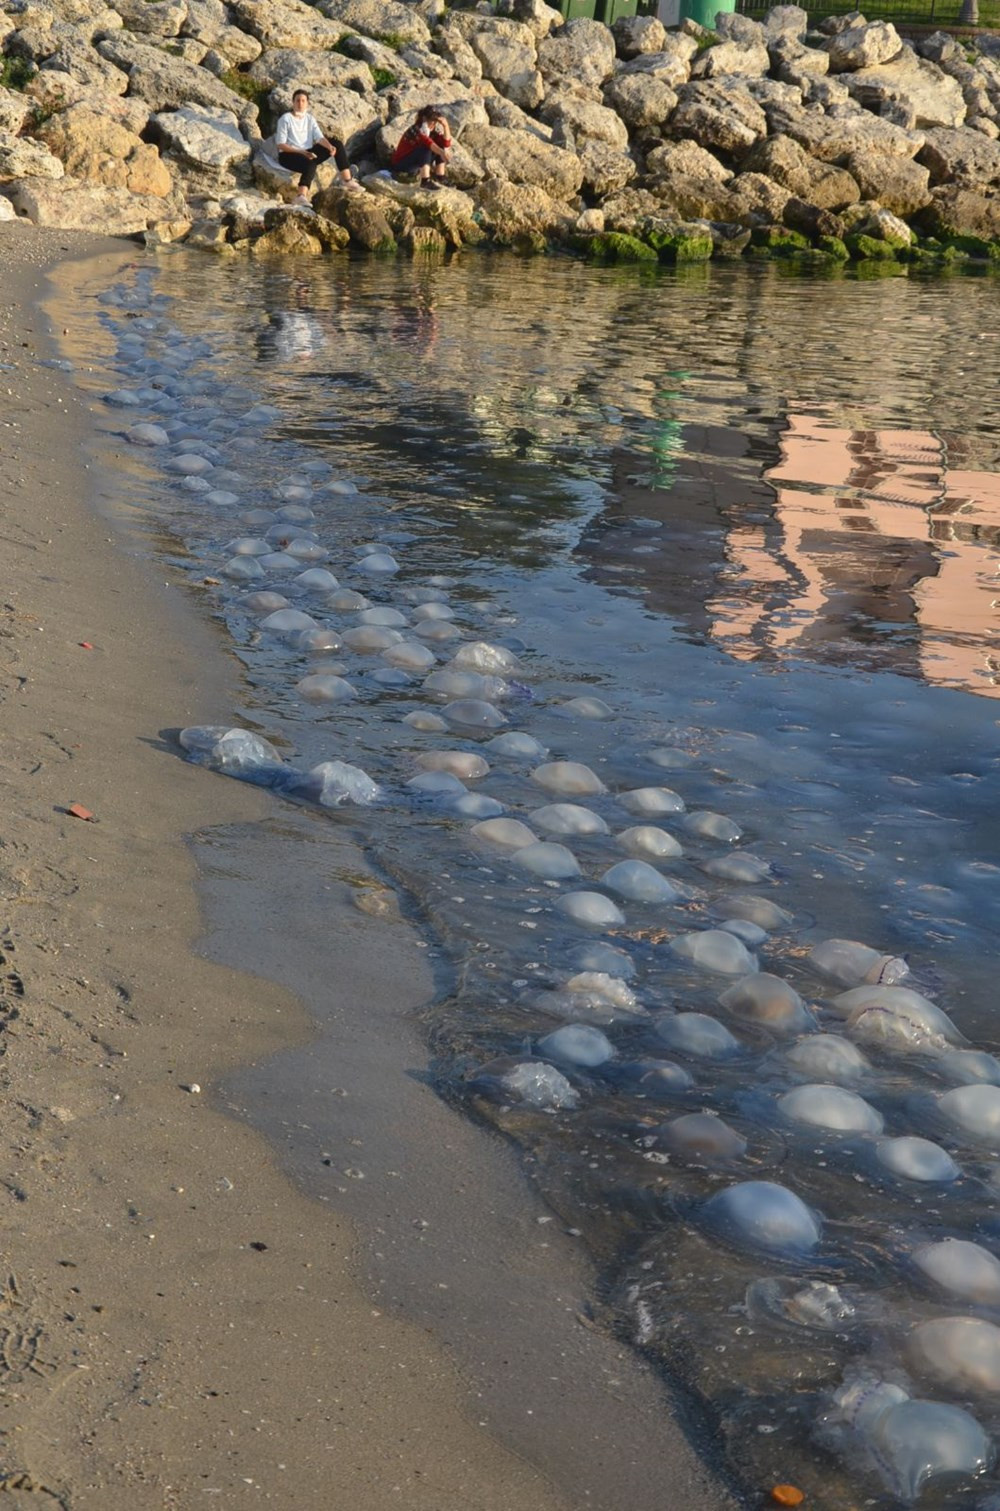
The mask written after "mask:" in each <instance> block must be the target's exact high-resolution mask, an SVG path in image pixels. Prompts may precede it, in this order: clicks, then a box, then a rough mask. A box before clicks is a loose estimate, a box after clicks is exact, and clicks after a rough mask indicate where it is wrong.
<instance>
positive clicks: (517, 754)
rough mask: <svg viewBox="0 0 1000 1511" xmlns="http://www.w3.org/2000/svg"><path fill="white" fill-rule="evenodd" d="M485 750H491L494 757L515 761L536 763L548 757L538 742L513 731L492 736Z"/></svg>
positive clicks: (529, 736) (518, 731) (517, 731)
mask: <svg viewBox="0 0 1000 1511" xmlns="http://www.w3.org/2000/svg"><path fill="white" fill-rule="evenodd" d="M486 749H487V750H492V751H493V752H494V754H496V755H500V756H510V757H512V758H513V759H514V760H516V761H537V760H540V759H541V758H542V756H546V755H548V751H547V750H546V748H545V746H544V745H542V744H541V743H540V742H539V741H538V740H536V739H534V738H533V737H532V736H531V735H526V734H523V733H522V732H521V731H520V730H514V729H511V730H508V731H507V732H506V733H505V734H502V735H494V736H493V738H492V740H487V741H486Z"/></svg>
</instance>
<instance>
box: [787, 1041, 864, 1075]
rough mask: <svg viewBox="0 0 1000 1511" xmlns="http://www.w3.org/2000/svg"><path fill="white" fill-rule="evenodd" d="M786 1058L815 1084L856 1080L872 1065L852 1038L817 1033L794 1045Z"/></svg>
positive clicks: (795, 1068)
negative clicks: (816, 1082) (817, 1082)
mask: <svg viewBox="0 0 1000 1511" xmlns="http://www.w3.org/2000/svg"><path fill="white" fill-rule="evenodd" d="M785 1059H786V1061H787V1062H788V1064H789V1065H791V1066H792V1068H793V1069H794V1070H796V1071H797V1072H798V1073H799V1075H803V1076H808V1077H809V1079H810V1080H812V1081H848V1082H850V1081H856V1080H858V1078H859V1077H860V1076H862V1075H864V1073H865V1071H866V1070H871V1064H870V1063H869V1061H868V1060H867V1059H866V1058H865V1056H864V1055H863V1054H862V1053H861V1051H860V1049H858V1048H857V1046H856V1045H854V1044H852V1043H851V1041H850V1039H842V1038H841V1037H840V1035H839V1034H816V1035H815V1036H813V1037H810V1038H808V1039H802V1040H800V1042H799V1043H798V1044H793V1045H792V1047H791V1049H789V1050H787V1051H786V1053H785Z"/></svg>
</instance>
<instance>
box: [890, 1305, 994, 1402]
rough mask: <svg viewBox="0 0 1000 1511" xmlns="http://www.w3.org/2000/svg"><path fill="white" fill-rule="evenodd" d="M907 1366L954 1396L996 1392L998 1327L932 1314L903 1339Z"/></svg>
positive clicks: (968, 1319)
mask: <svg viewBox="0 0 1000 1511" xmlns="http://www.w3.org/2000/svg"><path fill="white" fill-rule="evenodd" d="M906 1357H907V1361H908V1362H909V1365H910V1368H911V1369H912V1370H913V1371H914V1373H915V1374H917V1375H919V1376H920V1377H921V1378H922V1379H925V1380H929V1381H931V1382H932V1383H933V1384H935V1385H938V1386H944V1387H945V1388H946V1389H947V1390H950V1391H954V1392H955V1394H957V1395H997V1394H998V1393H1000V1327H994V1325H993V1323H992V1322H984V1321H983V1320H982V1319H981V1318H979V1317H932V1318H931V1319H930V1320H929V1321H927V1322H918V1323H917V1325H916V1327H915V1328H913V1330H912V1331H911V1333H910V1335H909V1337H908V1338H907V1340H906Z"/></svg>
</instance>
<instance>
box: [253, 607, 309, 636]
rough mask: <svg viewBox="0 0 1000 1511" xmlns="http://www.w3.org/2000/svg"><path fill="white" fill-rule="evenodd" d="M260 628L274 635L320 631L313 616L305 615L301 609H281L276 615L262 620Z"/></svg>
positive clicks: (269, 615)
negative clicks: (301, 631)
mask: <svg viewBox="0 0 1000 1511" xmlns="http://www.w3.org/2000/svg"><path fill="white" fill-rule="evenodd" d="M260 627H261V629H262V630H267V631H268V632H269V633H270V634H272V635H293V634H298V632H299V631H300V630H316V629H319V625H318V624H317V623H316V621H315V619H314V618H313V616H312V615H311V614H303V613H302V611H301V609H279V610H278V611H277V613H276V614H268V616H267V618H266V619H262V620H261V622H260Z"/></svg>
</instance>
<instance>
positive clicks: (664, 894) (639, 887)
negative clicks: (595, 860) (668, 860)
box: [601, 860, 679, 904]
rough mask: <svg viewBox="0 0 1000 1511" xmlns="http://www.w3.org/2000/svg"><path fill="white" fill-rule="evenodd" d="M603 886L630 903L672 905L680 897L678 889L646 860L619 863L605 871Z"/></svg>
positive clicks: (602, 878) (602, 879)
mask: <svg viewBox="0 0 1000 1511" xmlns="http://www.w3.org/2000/svg"><path fill="white" fill-rule="evenodd" d="M601 885H602V886H603V887H607V888H608V890H609V891H611V892H616V893H617V894H618V896H619V897H624V898H625V899H626V901H628V902H643V903H652V904H655V903H660V904H662V903H670V902H676V900H677V897H678V895H679V894H678V892H677V889H676V887H672V886H671V885H670V883H669V881H667V879H666V877H664V876H661V875H660V873H659V871H654V869H653V867H652V866H648V865H647V864H646V862H645V861H644V860H623V861H619V863H618V865H616V866H611V867H610V868H609V870H607V871H605V873H604V875H603V876H602V877H601Z"/></svg>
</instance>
